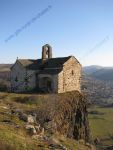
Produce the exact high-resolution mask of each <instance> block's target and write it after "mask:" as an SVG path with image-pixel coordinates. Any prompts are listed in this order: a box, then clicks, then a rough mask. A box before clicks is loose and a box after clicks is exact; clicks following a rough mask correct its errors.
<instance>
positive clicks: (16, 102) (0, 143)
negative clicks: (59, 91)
mask: <svg viewBox="0 0 113 150" xmlns="http://www.w3.org/2000/svg"><path fill="white" fill-rule="evenodd" d="M33 96H34V97H35V99H37V100H33V101H31V100H30V99H29V101H26V97H33ZM51 97H53V95H51V96H49V95H30V94H21V95H20V94H9V93H0V150H6V149H7V150H49V148H48V143H46V142H44V141H41V140H38V141H37V140H33V139H31V137H30V136H29V135H28V134H27V133H26V131H25V129H24V125H25V123H24V122H23V121H20V120H19V119H18V117H17V116H12V115H11V114H10V108H11V107H12V108H13V107H15V108H20V109H24V110H25V111H30V110H35V109H36V108H38V107H42V106H43V103H45V101H47V100H49V98H51ZM3 120H11V124H8V123H4V122H3ZM13 124H16V125H19V128H16V127H15V126H14V125H13ZM54 138H56V139H57V140H58V141H59V142H60V143H62V144H63V145H64V146H66V147H67V148H68V150H79V149H80V150H89V148H88V147H87V146H85V145H83V144H80V143H78V142H77V141H75V140H72V139H67V138H64V137H62V136H59V135H54Z"/></svg>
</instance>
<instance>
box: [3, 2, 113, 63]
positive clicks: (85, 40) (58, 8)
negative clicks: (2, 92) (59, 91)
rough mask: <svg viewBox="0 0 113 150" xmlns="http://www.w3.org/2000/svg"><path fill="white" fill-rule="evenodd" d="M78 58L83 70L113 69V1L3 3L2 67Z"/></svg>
mask: <svg viewBox="0 0 113 150" xmlns="http://www.w3.org/2000/svg"><path fill="white" fill-rule="evenodd" d="M45 44H50V45H51V46H52V48H53V57H66V56H70V55H74V56H75V57H76V58H77V59H78V60H79V61H80V63H81V64H82V65H83V66H89V65H100V66H113V0H0V63H14V62H15V60H16V59H17V57H18V58H21V59H38V58H41V51H42V46H43V45H45Z"/></svg>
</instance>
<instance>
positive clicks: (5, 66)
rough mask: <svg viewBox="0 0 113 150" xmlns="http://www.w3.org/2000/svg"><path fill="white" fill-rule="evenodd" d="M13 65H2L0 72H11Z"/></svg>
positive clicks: (0, 65)
mask: <svg viewBox="0 0 113 150" xmlns="http://www.w3.org/2000/svg"><path fill="white" fill-rule="evenodd" d="M11 66H12V64H0V72H5V71H10V67H11Z"/></svg>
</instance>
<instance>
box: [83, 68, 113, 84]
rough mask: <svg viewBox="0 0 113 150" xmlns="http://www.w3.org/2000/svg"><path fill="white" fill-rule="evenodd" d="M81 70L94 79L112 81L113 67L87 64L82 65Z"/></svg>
mask: <svg viewBox="0 0 113 150" xmlns="http://www.w3.org/2000/svg"><path fill="white" fill-rule="evenodd" d="M83 72H84V73H85V74H86V75H90V76H91V77H93V78H95V79H98V80H102V81H110V82H113V67H101V66H89V67H84V68H83Z"/></svg>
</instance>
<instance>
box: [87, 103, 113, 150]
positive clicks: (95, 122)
mask: <svg viewBox="0 0 113 150" xmlns="http://www.w3.org/2000/svg"><path fill="white" fill-rule="evenodd" d="M89 123H90V129H91V134H92V137H93V139H95V138H99V140H100V146H101V147H112V146H113V107H104V106H103V107H102V106H92V107H91V108H90V109H89ZM112 149H113V148H112Z"/></svg>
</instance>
